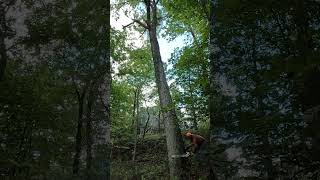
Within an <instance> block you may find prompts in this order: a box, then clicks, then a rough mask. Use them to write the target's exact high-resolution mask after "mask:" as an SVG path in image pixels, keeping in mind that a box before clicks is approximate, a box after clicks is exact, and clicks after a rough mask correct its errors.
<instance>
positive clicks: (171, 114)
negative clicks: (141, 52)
mask: <svg viewBox="0 0 320 180" xmlns="http://www.w3.org/2000/svg"><path fill="white" fill-rule="evenodd" d="M156 3H157V2H156V1H155V0H145V5H146V8H147V21H146V22H147V29H148V31H149V39H150V44H151V51H152V58H153V63H154V69H155V77H156V84H157V88H158V93H159V99H160V106H161V110H162V114H163V118H164V123H165V132H166V141H167V149H168V160H169V169H170V177H171V178H172V179H184V178H185V177H184V176H185V172H184V168H183V165H184V164H185V163H184V162H183V159H182V158H172V155H175V154H183V153H184V152H185V149H184V143H183V140H182V136H181V131H180V128H179V124H178V118H177V115H176V111H175V105H174V103H173V101H172V98H171V94H170V90H169V86H168V83H167V79H166V75H165V71H164V68H163V62H162V60H161V54H160V47H159V43H158V38H157V24H158V17H157V4H156Z"/></svg>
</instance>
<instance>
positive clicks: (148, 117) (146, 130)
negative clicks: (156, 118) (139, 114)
mask: <svg viewBox="0 0 320 180" xmlns="http://www.w3.org/2000/svg"><path fill="white" fill-rule="evenodd" d="M149 121H150V112H149V107H148V106H147V121H146V123H145V125H144V128H143V135H142V139H144V137H145V135H146V133H147V132H148V125H149Z"/></svg>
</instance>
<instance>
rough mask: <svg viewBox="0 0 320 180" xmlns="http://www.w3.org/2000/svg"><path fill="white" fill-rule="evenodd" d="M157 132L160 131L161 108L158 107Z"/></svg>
mask: <svg viewBox="0 0 320 180" xmlns="http://www.w3.org/2000/svg"><path fill="white" fill-rule="evenodd" d="M158 133H159V134H160V133H161V109H159V113H158Z"/></svg>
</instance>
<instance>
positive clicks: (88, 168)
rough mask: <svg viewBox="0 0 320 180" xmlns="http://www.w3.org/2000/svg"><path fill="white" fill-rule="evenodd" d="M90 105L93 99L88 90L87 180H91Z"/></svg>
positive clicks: (91, 139)
mask: <svg viewBox="0 0 320 180" xmlns="http://www.w3.org/2000/svg"><path fill="white" fill-rule="evenodd" d="M92 104H93V97H92V90H90V92H89V95H88V98H87V127H86V140H87V158H86V171H87V179H88V180H90V179H91V178H92V144H93V136H92Z"/></svg>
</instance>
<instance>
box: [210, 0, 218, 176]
mask: <svg viewBox="0 0 320 180" xmlns="http://www.w3.org/2000/svg"><path fill="white" fill-rule="evenodd" d="M216 6H217V4H216V1H215V0H209V7H210V12H209V16H208V18H209V19H208V21H209V30H210V31H209V53H210V54H209V68H210V70H209V87H210V91H209V93H210V94H209V116H210V126H209V143H210V144H211V145H210V146H212V145H213V143H214V141H213V131H214V126H215V120H216V119H215V117H216V115H215V110H214V89H215V82H214V75H215V72H216V71H217V69H218V68H217V66H216V65H215V64H218V60H219V50H220V49H218V47H219V46H218V44H217V40H216V37H215V35H214V31H215V29H216V19H217V18H216V9H217V8H216ZM209 161H210V165H209V167H210V170H209V179H212V180H215V179H217V177H216V174H215V171H214V167H213V162H212V155H211V154H210V157H209Z"/></svg>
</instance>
